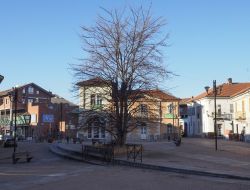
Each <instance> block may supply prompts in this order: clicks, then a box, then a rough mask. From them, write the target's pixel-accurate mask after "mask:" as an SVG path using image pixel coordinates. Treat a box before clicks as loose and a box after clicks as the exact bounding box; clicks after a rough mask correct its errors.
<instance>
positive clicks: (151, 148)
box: [59, 138, 250, 178]
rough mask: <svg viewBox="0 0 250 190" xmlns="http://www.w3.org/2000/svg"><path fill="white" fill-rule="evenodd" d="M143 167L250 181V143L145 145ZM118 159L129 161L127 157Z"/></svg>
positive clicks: (205, 141)
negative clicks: (198, 172)
mask: <svg viewBox="0 0 250 190" xmlns="http://www.w3.org/2000/svg"><path fill="white" fill-rule="evenodd" d="M142 144H143V147H144V152H143V161H142V163H143V164H150V165H155V166H163V167H169V168H177V169H186V170H195V171H202V172H211V173H218V174H228V175H235V176H242V177H248V178H250V159H249V158H250V144H248V143H242V142H234V141H226V140H219V141H218V151H215V148H214V140H210V139H200V138H184V139H182V144H181V146H179V147H176V146H175V145H174V144H173V142H144V143H142ZM59 146H61V147H62V148H64V149H67V150H73V151H77V152H81V150H82V145H81V144H59ZM115 159H119V160H126V155H124V156H119V157H116V158H115Z"/></svg>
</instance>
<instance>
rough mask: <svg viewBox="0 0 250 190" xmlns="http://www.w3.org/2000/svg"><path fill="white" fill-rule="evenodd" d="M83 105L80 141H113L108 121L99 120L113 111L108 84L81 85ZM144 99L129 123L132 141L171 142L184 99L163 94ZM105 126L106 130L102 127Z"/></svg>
mask: <svg viewBox="0 0 250 190" xmlns="http://www.w3.org/2000/svg"><path fill="white" fill-rule="evenodd" d="M78 85H79V87H80V89H79V97H80V101H79V102H80V105H79V107H80V108H82V109H83V110H84V111H83V114H82V115H81V116H80V119H79V126H80V127H81V129H80V130H79V131H78V137H79V138H84V139H85V140H90V139H102V140H104V141H109V140H112V136H111V135H110V133H109V132H108V130H105V128H106V129H107V128H108V127H109V126H108V125H109V124H108V118H107V117H106V116H105V115H103V117H102V118H101V119H100V118H99V119H98V118H97V117H95V116H96V113H98V115H101V114H100V113H102V110H107V109H108V110H112V103H111V102H110V94H111V88H110V86H109V84H108V83H107V82H104V81H102V80H101V79H98V78H95V79H90V80H86V81H83V82H80V83H78ZM139 93H140V98H139V99H138V100H137V101H136V102H135V103H134V104H133V105H132V106H131V107H130V109H129V112H130V114H131V116H132V117H133V119H132V120H133V121H135V122H130V123H129V130H130V131H131V132H129V133H128V134H127V140H128V141H130V140H131V141H136V140H159V139H163V138H165V139H167V138H168V137H169V135H170V134H172V133H173V132H174V131H176V130H175V128H174V127H173V126H175V127H177V126H179V101H180V99H178V98H176V97H174V96H172V95H170V94H168V93H166V92H163V91H161V90H158V89H156V90H146V91H140V92H139ZM100 124H101V125H104V126H100Z"/></svg>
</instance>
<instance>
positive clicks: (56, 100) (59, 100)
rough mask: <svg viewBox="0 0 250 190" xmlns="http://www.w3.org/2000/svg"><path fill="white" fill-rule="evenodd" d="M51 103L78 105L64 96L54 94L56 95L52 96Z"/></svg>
mask: <svg viewBox="0 0 250 190" xmlns="http://www.w3.org/2000/svg"><path fill="white" fill-rule="evenodd" d="M51 103H53V104H61V103H62V104H69V105H70V106H77V105H76V104H74V103H72V102H70V101H68V100H66V99H64V98H63V97H60V96H58V95H57V94H54V97H52V98H51Z"/></svg>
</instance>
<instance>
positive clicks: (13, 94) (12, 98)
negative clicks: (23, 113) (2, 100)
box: [9, 87, 18, 157]
mask: <svg viewBox="0 0 250 190" xmlns="http://www.w3.org/2000/svg"><path fill="white" fill-rule="evenodd" d="M17 92H18V89H17V87H14V88H13V89H12V92H11V93H10V94H9V97H10V101H11V102H14V113H15V117H14V150H13V157H14V155H15V153H16V130H17V129H16V121H17V119H16V118H17V100H18V93H17Z"/></svg>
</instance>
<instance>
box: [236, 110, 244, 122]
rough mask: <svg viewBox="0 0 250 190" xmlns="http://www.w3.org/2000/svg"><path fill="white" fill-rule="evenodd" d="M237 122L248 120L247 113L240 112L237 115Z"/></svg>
mask: <svg viewBox="0 0 250 190" xmlns="http://www.w3.org/2000/svg"><path fill="white" fill-rule="evenodd" d="M235 119H236V120H246V112H242V111H238V112H236V113H235Z"/></svg>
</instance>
